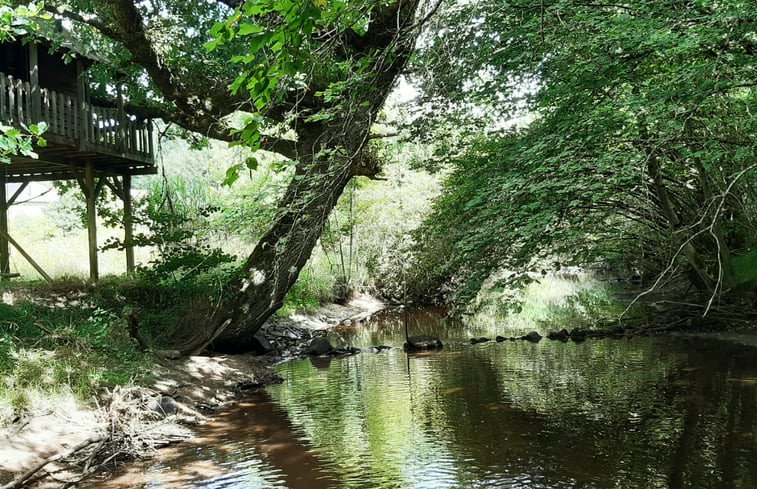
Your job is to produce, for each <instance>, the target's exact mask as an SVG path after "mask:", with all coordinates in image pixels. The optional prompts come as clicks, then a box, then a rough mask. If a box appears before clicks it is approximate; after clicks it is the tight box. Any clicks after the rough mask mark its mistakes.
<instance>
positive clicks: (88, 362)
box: [0, 271, 228, 424]
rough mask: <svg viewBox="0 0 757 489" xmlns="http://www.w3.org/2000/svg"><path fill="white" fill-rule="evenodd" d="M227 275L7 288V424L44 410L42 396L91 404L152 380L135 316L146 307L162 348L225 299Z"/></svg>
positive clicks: (2, 366) (2, 413) (3, 323)
mask: <svg viewBox="0 0 757 489" xmlns="http://www.w3.org/2000/svg"><path fill="white" fill-rule="evenodd" d="M219 273H221V274H222V275H223V276H219V275H218V274H219ZM227 280H228V272H227V271H223V272H221V271H213V272H212V273H207V274H203V275H202V276H198V277H195V278H193V280H188V281H165V282H154V281H148V280H145V279H140V278H135V279H129V278H126V277H106V278H104V279H103V280H102V281H101V282H100V283H99V284H98V285H97V286H95V287H91V286H88V285H86V284H85V283H83V282H82V281H80V280H71V279H66V280H62V281H60V282H55V283H52V284H41V283H37V282H34V283H13V284H12V285H11V286H10V287H7V288H6V287H3V289H2V297H3V302H2V303H0V375H2V378H3V379H4V380H3V382H2V383H0V424H3V423H5V422H7V421H8V420H9V419H12V417H13V416H16V415H19V414H21V413H23V412H24V411H27V410H36V409H38V406H35V403H37V402H41V401H40V399H48V400H49V399H52V398H55V397H59V396H74V397H76V398H77V399H79V400H82V401H85V402H91V401H92V400H93V399H95V398H96V396H97V394H98V393H99V392H101V391H102V390H103V389H105V388H112V387H114V386H117V385H130V384H144V383H147V382H149V380H150V376H151V373H150V372H151V371H152V368H151V366H152V356H151V353H150V352H145V351H141V350H140V349H139V347H138V345H137V343H136V341H135V340H134V339H133V338H132V337H131V336H130V335H129V333H128V329H127V316H128V314H129V313H130V312H131V311H136V312H138V314H139V328H140V333H141V335H142V337H143V338H144V339H145V340H146V341H147V342H148V344H149V345H150V346H151V347H153V348H154V349H157V348H160V347H161V346H162V345H164V344H165V343H166V342H167V341H168V339H169V338H170V336H171V334H172V332H173V328H174V326H175V325H176V324H177V321H178V320H179V319H180V318H182V317H187V315H188V314H191V312H192V310H194V309H196V308H198V307H201V306H203V305H207V304H209V303H210V302H211V301H213V300H217V298H218V297H219V296H220V294H221V292H222V286H223V285H224V284H225V283H226V281H227Z"/></svg>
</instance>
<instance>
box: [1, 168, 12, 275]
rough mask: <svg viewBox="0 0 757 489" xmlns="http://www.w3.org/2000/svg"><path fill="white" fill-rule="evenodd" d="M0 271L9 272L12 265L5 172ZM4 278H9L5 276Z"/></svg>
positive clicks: (2, 200) (2, 179) (2, 193)
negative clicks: (7, 237)
mask: <svg viewBox="0 0 757 489" xmlns="http://www.w3.org/2000/svg"><path fill="white" fill-rule="evenodd" d="M0 233H1V234H0V273H2V274H9V273H10V271H11V267H10V263H11V262H10V249H9V248H8V240H7V239H6V238H5V236H8V202H7V198H6V189H5V174H3V175H0ZM3 280H8V279H7V278H6V277H3Z"/></svg>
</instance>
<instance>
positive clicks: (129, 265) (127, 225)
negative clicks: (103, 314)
mask: <svg viewBox="0 0 757 489" xmlns="http://www.w3.org/2000/svg"><path fill="white" fill-rule="evenodd" d="M122 187H123V188H122V192H123V195H122V196H121V198H122V200H123V201H124V243H125V248H126V273H127V274H128V275H133V274H134V244H133V240H134V228H133V224H134V221H133V216H132V208H131V175H124V176H123V185H122Z"/></svg>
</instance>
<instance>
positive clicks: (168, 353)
mask: <svg viewBox="0 0 757 489" xmlns="http://www.w3.org/2000/svg"><path fill="white" fill-rule="evenodd" d="M155 354H156V355H157V356H159V357H162V358H166V359H168V360H176V359H179V358H181V352H180V351H179V350H155Z"/></svg>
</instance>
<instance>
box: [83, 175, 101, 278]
mask: <svg viewBox="0 0 757 489" xmlns="http://www.w3.org/2000/svg"><path fill="white" fill-rule="evenodd" d="M79 184H80V185H81V188H82V192H83V193H84V197H86V199H87V237H88V242H89V281H90V282H93V283H94V282H97V280H98V279H99V278H100V271H99V268H98V263H97V207H96V204H97V196H98V195H99V194H100V190H101V189H102V184H103V179H102V178H101V179H100V181H99V182H97V183H95V173H94V167H93V165H92V163H91V162H89V161H88V162H87V164H86V165H85V166H84V181H81V180H80V181H79Z"/></svg>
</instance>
